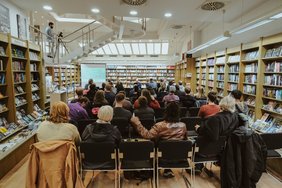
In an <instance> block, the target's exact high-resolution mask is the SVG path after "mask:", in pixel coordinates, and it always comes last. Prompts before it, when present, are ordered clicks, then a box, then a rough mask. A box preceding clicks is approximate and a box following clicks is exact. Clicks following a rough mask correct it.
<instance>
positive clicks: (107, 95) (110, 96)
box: [105, 91, 115, 106]
mask: <svg viewBox="0 0 282 188" xmlns="http://www.w3.org/2000/svg"><path fill="white" fill-rule="evenodd" d="M105 99H106V100H107V101H108V102H109V105H110V106H113V104H114V102H115V94H114V93H113V92H107V91H105Z"/></svg>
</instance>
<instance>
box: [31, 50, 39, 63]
mask: <svg viewBox="0 0 282 188" xmlns="http://www.w3.org/2000/svg"><path fill="white" fill-rule="evenodd" d="M29 58H30V59H31V60H36V61H38V60H39V56H38V54H37V53H36V52H32V51H29Z"/></svg>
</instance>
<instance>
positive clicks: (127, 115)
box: [113, 107, 132, 122]
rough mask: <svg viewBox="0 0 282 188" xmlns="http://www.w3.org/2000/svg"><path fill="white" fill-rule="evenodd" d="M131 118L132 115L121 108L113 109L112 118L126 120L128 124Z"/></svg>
mask: <svg viewBox="0 0 282 188" xmlns="http://www.w3.org/2000/svg"><path fill="white" fill-rule="evenodd" d="M131 117H132V113H131V112H130V111H128V110H126V109H124V108H123V107H114V117H113V118H126V119H127V120H128V122H129V121H130V119H131Z"/></svg>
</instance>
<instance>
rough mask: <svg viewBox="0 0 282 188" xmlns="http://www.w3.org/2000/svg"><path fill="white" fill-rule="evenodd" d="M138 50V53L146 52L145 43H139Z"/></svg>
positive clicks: (143, 53)
mask: <svg viewBox="0 0 282 188" xmlns="http://www.w3.org/2000/svg"><path fill="white" fill-rule="evenodd" d="M139 51H140V54H142V55H145V54H147V50H146V44H145V43H139Z"/></svg>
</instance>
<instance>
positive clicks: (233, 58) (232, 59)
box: [228, 55, 240, 63]
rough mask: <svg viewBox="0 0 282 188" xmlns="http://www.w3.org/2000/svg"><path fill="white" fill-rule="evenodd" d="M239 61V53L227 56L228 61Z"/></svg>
mask: <svg viewBox="0 0 282 188" xmlns="http://www.w3.org/2000/svg"><path fill="white" fill-rule="evenodd" d="M239 61H240V55H230V56H229V57H228V63H234V62H239Z"/></svg>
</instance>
